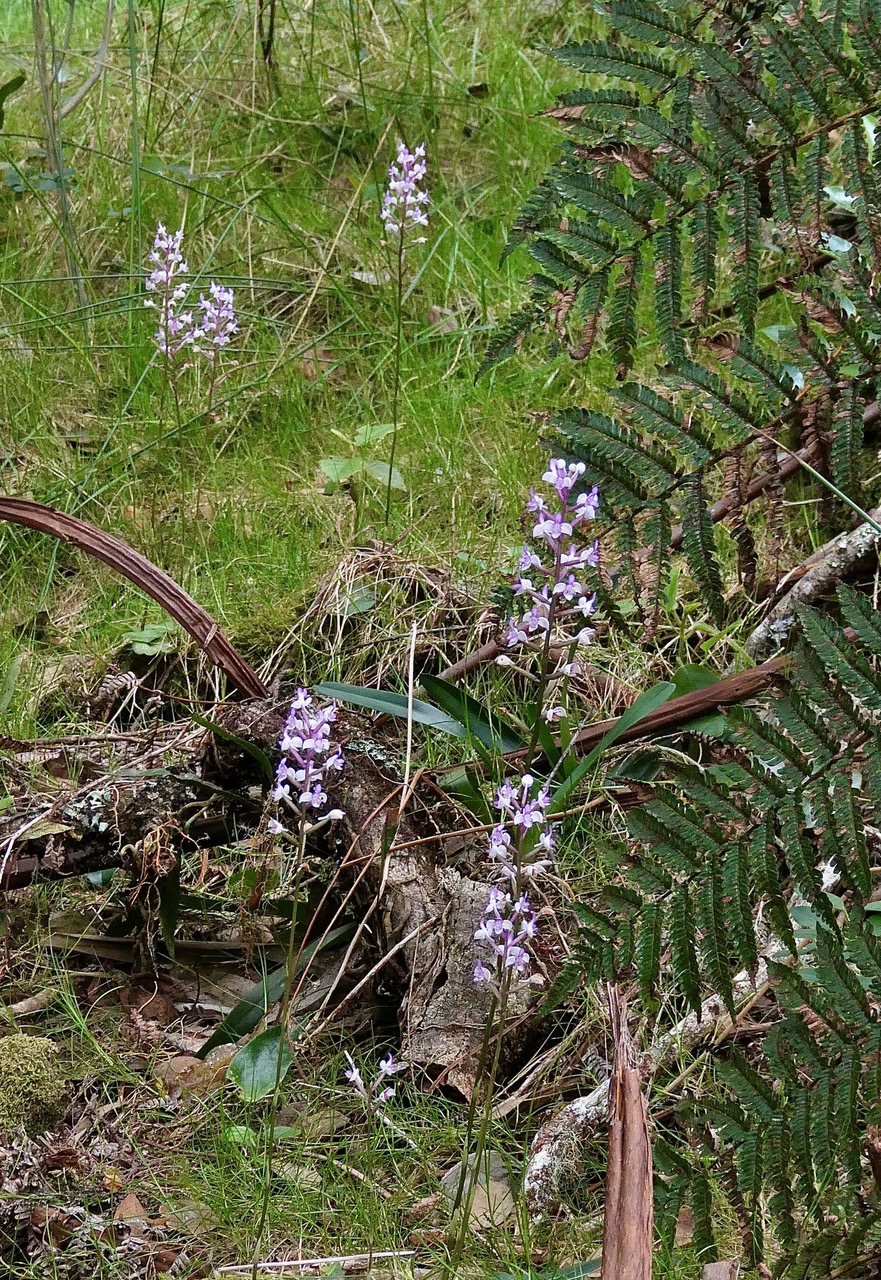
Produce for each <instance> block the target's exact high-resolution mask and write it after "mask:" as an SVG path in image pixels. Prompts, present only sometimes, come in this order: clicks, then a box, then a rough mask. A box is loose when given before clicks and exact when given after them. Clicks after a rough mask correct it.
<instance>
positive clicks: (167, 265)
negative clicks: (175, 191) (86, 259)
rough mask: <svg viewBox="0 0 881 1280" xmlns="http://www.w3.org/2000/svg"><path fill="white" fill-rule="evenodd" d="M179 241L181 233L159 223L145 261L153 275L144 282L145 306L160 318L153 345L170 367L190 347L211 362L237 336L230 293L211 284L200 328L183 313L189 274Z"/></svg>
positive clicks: (201, 304)
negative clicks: (156, 312)
mask: <svg viewBox="0 0 881 1280" xmlns="http://www.w3.org/2000/svg"><path fill="white" fill-rule="evenodd" d="M183 240H184V233H183V228H182V227H181V228H179V229H178V230H177V231H175V232H169V231H167V230H166V228H165V226H164V225H163V224H162V223H161V222H160V223H159V225H158V227H157V229H156V236H155V239H154V241H153V248H152V249H151V250H150V253H149V255H148V262H149V263H150V265H151V270H150V273H149V274H148V276H147V278H146V280H145V281H144V286H145V288H146V290H147V294H148V296H147V297H146V298H145V299H144V306H145V307H154V308H155V309H156V310H157V311H158V312H159V324H158V328H157V329H156V333H155V334H154V341H155V343H156V346H157V347H158V349H159V351H160V353H161V354H162V355H163V356H165V357H166V359H168V360H169V361H174V360H175V359H176V358H177V357H178V356H179V355H180V354H181V352H182V351H184V350H185V349H186V348H187V347H192V348H193V350H194V351H198V352H199V353H200V355H203V356H206V357H207V358H208V359H209V360H211V361H214V360H216V359H217V356H218V353H219V352H220V350H221V349H222V348H223V347H226V346H228V345H229V343H230V341H231V340H232V338H233V336H234V335H235V334H236V333H238V329H239V325H238V321H237V320H236V315H235V308H234V305H233V291H232V289H228V288H226V286H224V285H221V284H217V283H216V282H215V281H214V280H212V281H211V283H210V284H209V286H208V297H207V298H206V296H205V295H204V294H202V295H201V297H200V299H199V310H200V312H201V315H200V318H199V322H198V324H197V323H196V320H195V319H194V316H193V312H192V311H189V310H181V307H182V306H183V305H184V303H185V300H186V298H187V295H188V293H189V285H188V284H187V281H186V277H187V276H188V275H189V271H190V268H189V265H188V263H187V261H186V259H185V258H184V256H183Z"/></svg>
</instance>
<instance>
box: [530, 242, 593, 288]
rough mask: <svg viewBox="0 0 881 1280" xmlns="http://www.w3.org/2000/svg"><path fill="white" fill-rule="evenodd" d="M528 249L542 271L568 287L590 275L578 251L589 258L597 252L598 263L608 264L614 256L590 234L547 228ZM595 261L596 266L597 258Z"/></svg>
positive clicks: (558, 283) (562, 285)
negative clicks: (590, 237)
mask: <svg viewBox="0 0 881 1280" xmlns="http://www.w3.org/2000/svg"><path fill="white" fill-rule="evenodd" d="M576 246H577V249H576ZM528 248H529V254H530V256H531V257H532V258H534V259H535V261H536V262H537V263H538V265H539V266H540V267H541V269H542V271H543V272H544V273H545V274H546V275H548V276H550V278H551V279H552V280H553V281H554V283H555V284H557V285H559V286H561V287H562V288H564V289H574V288H576V287H577V286H578V285H579V284H581V283H583V281H584V279H585V276H586V271H585V267H584V265H583V264H582V263H581V262H579V260H578V258H577V257H575V256H574V254H575V252H576V251H577V252H580V253H582V254H583V255H584V256H585V257H588V255H589V254H590V253H592V252H595V253H596V259H595V262H596V263H604V262H605V261H606V259H607V258H609V257H610V251H609V252H607V251H606V250H604V249H602V248H597V247H596V245H595V242H594V241H593V240H591V239H588V238H587V237H582V236H577V235H575V234H573V233H571V232H562V231H555V230H548V231H543V232H542V234H541V235H539V236H536V237H534V238H533V239H531V240H530V241H529V245H528ZM591 263H592V265H594V260H593V259H592V260H591Z"/></svg>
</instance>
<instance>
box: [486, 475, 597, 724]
mask: <svg viewBox="0 0 881 1280" xmlns="http://www.w3.org/2000/svg"><path fill="white" fill-rule="evenodd" d="M585 469H586V468H585V465H584V463H583V462H573V463H568V464H567V463H566V462H565V461H564V460H563V459H562V458H552V459H551V460H550V462H549V464H548V469H547V471H546V472H545V473H544V475H543V476H542V480H544V482H545V483H546V484H549V485H550V486H551V487H552V489H553V490H554V493H555V495H556V498H557V502H556V503H555V504H554V506H553V507H550V506H548V503H547V501H546V500H545V498H544V497H542V495H541V494H539V493H536V492H535V490H534V489H530V491H529V501H528V503H527V504H526V510H527V512H529V513H530V515H531V516H533V517H534V524H533V529H532V536H533V538H535V539H536V540H537V542H538V549H535V548H534V547H532V546H530V545H529V544H526V545H525V546H524V548H523V551H522V554H521V556H520V561H519V573H518V574H517V577H516V578H515V580H514V593H515V595H517V596H522V597H523V598H524V600H526V601H528V602H529V608H528V609H527V610H526V611H525V612H524V613H523V614H522V615H521V616H520V618H519V619H517V618H510V619H509V620H508V630H507V635H506V637H505V638H506V640H507V643H508V647H509V648H515V647H516V646H518V645H521V644H526V643H527V642H529V641H531V640H535V639H538V640H540V641H542V643H543V644H545V645H546V646H551V645H553V646H554V647H556V648H558V649H563V650H568V651H569V656H568V661H567V662H566V663H564V665H563V668H562V672H561V674H565V675H569V674H571V672H572V662H573V658H574V653H575V650H576V648H577V647H578V646H579V645H585V644H589V643H590V641H591V640H592V639H593V634H594V633H593V629H592V628H591V627H589V626H587V625H586V623H587V619H588V618H591V617H593V614H594V612H595V611H596V595H595V594H594V593H593V592H591V591H589V590H588V588H587V586H586V585H585V583H584V581H583V579H584V575H585V570H587V569H595V568H596V567H597V565H598V563H599V544H598V543H597V542H596V541H594V542H592V543H590V544H588V545H587V546H584V547H580V546H578V545H577V544H576V543H575V542H573V541H571V539H572V536H573V534H574V533H575V531H576V529H578V528H579V527H581V526H582V525H585V524H589V523H590V522H591V521H592V520H595V519H596V514H597V508H598V506H599V492H598V490H597V488H596V486H594V488H592V489H590V490H588V491H587V492H579V493H577V494H574V492H573V491H574V489H575V485H576V483H577V481H578V480H579V479H580V478H581V476H582V475H583V474H584V472H585ZM539 552H541V554H540V553H539ZM548 552H550V556H549V555H548ZM548 561H549V563H548ZM563 714H565V712H564V710H563V708H561V707H549V708H547V709H546V711H545V712H544V716H545V719H547V720H554V719H559V718H560V717H561V716H562V715H563Z"/></svg>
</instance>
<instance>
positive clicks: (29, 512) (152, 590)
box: [0, 496, 269, 698]
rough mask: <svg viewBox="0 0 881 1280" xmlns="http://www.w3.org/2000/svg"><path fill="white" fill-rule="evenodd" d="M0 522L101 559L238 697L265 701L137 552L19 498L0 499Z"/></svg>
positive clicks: (182, 597) (256, 680) (251, 677)
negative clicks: (175, 626) (182, 634)
mask: <svg viewBox="0 0 881 1280" xmlns="http://www.w3.org/2000/svg"><path fill="white" fill-rule="evenodd" d="M0 520H8V521H10V522H11V523H12V524H20V525H23V526H24V527H25V528H26V529H35V530H36V531H37V532H38V533H48V534H49V535H50V537H53V538H57V539H58V540H59V542H67V543H70V545H71V546H73V547H78V548H79V549H80V550H81V551H86V552H88V554H89V555H90V556H94V557H95V559H96V560H103V562H104V564H106V565H109V566H110V568H111V569H115V570H116V572H117V573H121V574H122V576H123V577H124V578H128V580H129V582H133V583H134V585H135V586H136V587H138V588H140V590H141V591H145V592H146V593H147V595H148V596H152V597H153V599H154V600H155V601H156V602H157V603H158V604H160V605H162V607H163V609H165V611H166V612H167V613H170V614H171V616H172V618H174V620H175V622H179V623H180V625H181V626H182V627H183V628H184V630H185V631H186V632H188V633H189V635H191V636H192V637H193V639H194V640H195V641H196V643H197V644H198V645H199V647H200V648H201V649H204V651H205V653H206V654H207V655H208V657H209V658H210V659H211V660H212V662H215V663H216V664H217V666H218V667H220V669H221V670H222V671H223V672H224V674H225V675H227V676H228V677H229V679H230V680H231V681H232V682H233V684H235V685H236V686H237V687H238V688H239V689H241V691H242V693H246V694H249V695H250V696H251V697H252V698H265V697H267V696H268V694H269V690H268V689H267V687H266V685H265V684H264V683H263V681H262V680H261V679H260V677H259V676H258V675H257V673H256V672H255V671H253V670H252V669H251V667H250V666H249V665H248V663H247V662H246V661H245V659H244V658H243V657H242V655H241V654H240V653H239V652H238V650H236V649H234V648H233V646H232V645H231V644H230V642H229V640H227V638H226V636H225V635H224V634H223V632H222V631H221V630H220V627H219V626H218V625H217V623H216V622H215V621H214V619H213V618H212V617H211V615H210V614H209V613H206V611H205V610H204V609H203V608H202V606H201V605H200V604H197V603H196V601H195V600H194V599H193V598H192V596H190V595H188V594H187V592H186V591H184V589H183V587H180V586H178V584H177V583H176V582H175V581H174V579H173V578H170V577H169V576H168V574H167V573H163V571H162V570H161V569H159V568H157V566H156V565H155V564H153V562H152V561H151V560H148V559H147V557H146V556H143V555H141V553H140V551H135V550H134V548H133V547H130V546H128V545H127V544H126V543H125V542H121V541H120V539H119V538H114V537H113V536H112V535H111V534H109V533H105V532H104V530H103V529H98V528H97V527H96V526H95V525H92V524H89V523H88V521H86V520H79V519H77V517H76V516H69V515H67V514H66V513H65V512H64V511H57V510H56V509H55V508H54V507H46V506H43V505H42V503H39V502H30V501H28V500H27V499H25V498H6V497H2V496H0Z"/></svg>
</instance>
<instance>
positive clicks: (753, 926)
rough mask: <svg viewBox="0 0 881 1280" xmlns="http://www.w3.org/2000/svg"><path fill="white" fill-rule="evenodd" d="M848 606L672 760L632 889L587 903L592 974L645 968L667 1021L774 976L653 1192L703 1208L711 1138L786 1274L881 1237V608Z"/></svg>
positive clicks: (857, 1255) (855, 1254) (805, 625)
mask: <svg viewBox="0 0 881 1280" xmlns="http://www.w3.org/2000/svg"><path fill="white" fill-rule="evenodd" d="M838 606H839V610H840V614H841V617H842V619H843V621H844V623H845V624H847V625H848V626H849V627H850V628H851V632H850V633H848V635H845V633H844V631H843V629H842V626H841V625H839V624H835V623H833V622H831V621H829V620H828V619H827V618H824V617H822V616H820V615H819V614H817V613H814V612H812V611H810V610H804V611H803V613H802V617H801V635H800V638H799V640H798V642H797V647H796V649H795V650H794V652H793V655H792V660H791V664H790V666H789V676H790V686H789V688H788V690H787V691H786V692H777V693H775V694H770V695H768V696H767V697H766V698H765V699H764V702H763V705H762V706H761V707H758V708H748V707H747V708H739V709H735V710H733V711H732V712H731V713H730V714H729V716H728V724H729V731H728V733H727V735H726V743H727V751H726V762H725V763H724V764H714V765H711V766H707V765H704V766H699V765H697V764H681V763H680V764H673V765H671V766H670V767H669V768H668V770H667V772H666V776H665V778H664V780H663V781H662V782H659V783H658V784H656V786H655V791H654V795H653V796H652V798H651V799H650V800H649V801H648V802H647V803H646V804H644V805H643V806H642V807H641V808H638V809H634V810H632V811H631V812H630V813H629V815H628V828H629V831H630V835H631V839H632V845H631V849H630V858H629V860H628V861H623V862H622V859H621V858H620V857H618V858H617V859H615V860H614V861H613V860H610V861H609V866H610V867H612V866H615V865H617V867H618V869H619V870H618V875H619V877H620V883H616V884H610V885H609V886H607V887H606V888H605V889H604V890H603V891H602V892H601V893H599V894H598V895H597V897H596V899H595V900H594V901H593V902H591V903H588V904H585V905H584V908H583V911H584V912H585V919H589V921H590V929H589V931H588V930H586V931H585V932H584V934H583V935H582V944H581V945H582V948H583V955H582V960H583V961H584V965H585V968H586V971H587V972H588V973H591V974H594V975H599V973H600V972H602V974H603V976H606V977H607V976H608V972H609V966H610V963H611V965H612V969H613V971H614V972H615V973H616V975H617V977H618V980H619V981H627V980H629V979H630V978H631V976H632V977H633V978H635V979H636V980H637V982H638V984H639V988H640V991H641V992H642V995H643V998H647V999H648V1000H649V1001H650V1004H649V1009H650V1010H651V1011H652V1016H653V1017H654V1016H655V1010H656V998H657V992H659V991H663V992H665V994H666V998H667V1000H668V1001H670V1002H672V1003H673V1004H674V1005H675V1003H676V1002H677V1000H678V1001H679V1002H681V1006H685V1007H688V1008H690V1009H693V1010H698V1009H700V1007H701V1004H702V1001H703V1000H705V999H706V998H707V997H708V996H709V995H710V994H711V993H712V994H714V995H715V997H716V998H717V999H720V1000H721V1001H722V1003H723V1004H724V1005H725V1006H726V1007H727V1008H728V1009H729V1012H731V1013H732V1014H735V1013H736V1008H737V1003H738V999H742V998H743V996H744V995H747V996H748V995H749V991H750V977H752V978H753V979H754V981H755V982H756V983H758V982H760V981H763V980H768V981H770V983H771V987H772V991H773V993H774V998H775V999H776V1004H777V1010H776V1013H774V1012H773V1007H772V1006H770V1005H769V1004H768V1002H767V1000H766V1002H765V1014H764V1015H763V1017H764V1020H765V1022H766V1024H767V1030H768V1034H766V1035H764V1037H762V1036H756V1035H752V1036H750V1037H748V1038H747V1039H746V1041H745V1043H746V1045H747V1049H746V1051H744V1052H741V1051H740V1050H739V1049H738V1050H730V1049H728V1050H726V1051H724V1052H722V1053H720V1054H718V1055H717V1057H716V1072H717V1077H718V1081H719V1083H720V1084H722V1085H723V1086H724V1089H725V1097H724V1098H722V1099H718V1098H716V1097H711V1098H710V1099H708V1100H707V1101H706V1102H703V1101H702V1100H701V1099H700V1098H699V1099H698V1101H697V1102H696V1104H695V1106H694V1108H692V1110H691V1113H690V1116H689V1118H688V1119H687V1123H686V1128H687V1129H689V1131H690V1133H691V1140H690V1142H684V1141H683V1142H682V1144H681V1146H678V1145H677V1143H676V1140H675V1135H673V1134H668V1135H667V1137H666V1144H667V1146H668V1147H669V1148H670V1150H669V1151H665V1155H664V1158H663V1160H662V1161H660V1162H659V1166H658V1172H659V1176H660V1177H661V1178H662V1179H663V1180H664V1182H665V1188H664V1189H663V1190H662V1191H661V1192H660V1193H659V1201H658V1203H659V1205H661V1206H664V1205H672V1204H674V1203H681V1199H682V1197H683V1196H688V1197H689V1198H690V1199H691V1201H692V1205H693V1210H694V1213H695V1216H696V1215H697V1213H698V1212H700V1213H701V1214H704V1213H705V1212H706V1208H707V1206H706V1205H705V1204H704V1203H703V1199H702V1198H703V1197H704V1196H705V1195H706V1193H707V1187H706V1185H705V1181H704V1180H703V1174H702V1162H701V1158H700V1151H701V1143H707V1142H708V1143H711V1145H712V1151H711V1152H710V1153H708V1155H709V1156H710V1158H711V1159H712V1161H713V1163H714V1166H717V1167H722V1168H725V1167H728V1166H730V1170H731V1179H730V1180H729V1181H728V1182H727V1183H725V1193H724V1194H725V1196H726V1199H727V1204H728V1207H729V1210H730V1209H731V1208H732V1207H733V1208H734V1209H735V1211H736V1212H737V1214H738V1216H739V1218H740V1220H741V1223H740V1225H741V1229H742V1232H743V1238H744V1240H747V1241H749V1242H750V1248H751V1250H752V1252H753V1255H754V1257H753V1261H758V1260H760V1259H761V1258H762V1257H763V1256H764V1254H765V1251H766V1250H767V1251H768V1252H769V1253H770V1254H772V1255H773V1256H774V1257H775V1259H776V1262H775V1274H778V1275H780V1276H786V1277H790V1276H802V1275H803V1276H826V1275H828V1274H829V1270H828V1269H829V1268H831V1269H832V1270H833V1271H834V1270H835V1268H837V1267H841V1266H844V1265H845V1264H846V1263H847V1261H848V1260H849V1259H854V1260H856V1261H858V1260H859V1259H861V1258H863V1257H864V1256H869V1255H870V1254H871V1253H872V1251H873V1250H874V1249H875V1248H876V1247H877V1245H878V1244H879V1242H881V1229H879V1228H881V1194H879V1187H878V1185H877V1184H876V1182H875V1180H874V1178H873V1177H872V1173H871V1168H870V1166H869V1165H868V1164H867V1163H866V1161H865V1160H864V1159H863V1157H862V1154H861V1148H862V1144H863V1143H864V1142H865V1136H866V1134H867V1132H869V1131H870V1126H874V1125H879V1124H881V1004H879V1001H878V992H879V991H881V937H879V936H876V934H881V913H878V912H876V911H875V910H874V908H875V906H876V905H877V904H876V902H875V897H876V886H877V882H878V878H877V869H878V866H879V863H881V857H879V851H881V837H879V834H878V828H877V826H876V822H877V818H876V811H877V808H878V802H879V798H881V664H879V661H878V660H879V658H881V614H879V613H878V612H877V611H876V610H875V609H874V608H873V606H872V603H871V600H870V598H869V597H868V596H866V595H863V594H861V593H859V592H857V591H856V590H854V589H853V588H849V587H841V588H840V589H839V593H838ZM851 636H852V638H851ZM625 772H626V770H625ZM622 865H623V867H624V870H623V871H621V870H620V868H621V867H622ZM588 912H589V913H590V914H589V916H588V914H587V913H588ZM625 940H626V942H625ZM593 952H596V956H597V959H596V961H595V962H592V961H591V960H590V957H591V955H592V953H593ZM720 1143H721V1145H719V1144H720ZM726 1162H727V1163H726ZM666 1211H667V1210H666V1209H664V1212H666ZM707 1219H708V1221H710V1220H711V1219H712V1214H711V1213H710V1214H707ZM854 1274H864V1273H862V1272H860V1271H859V1269H857V1270H856V1271H855V1273H854Z"/></svg>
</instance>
